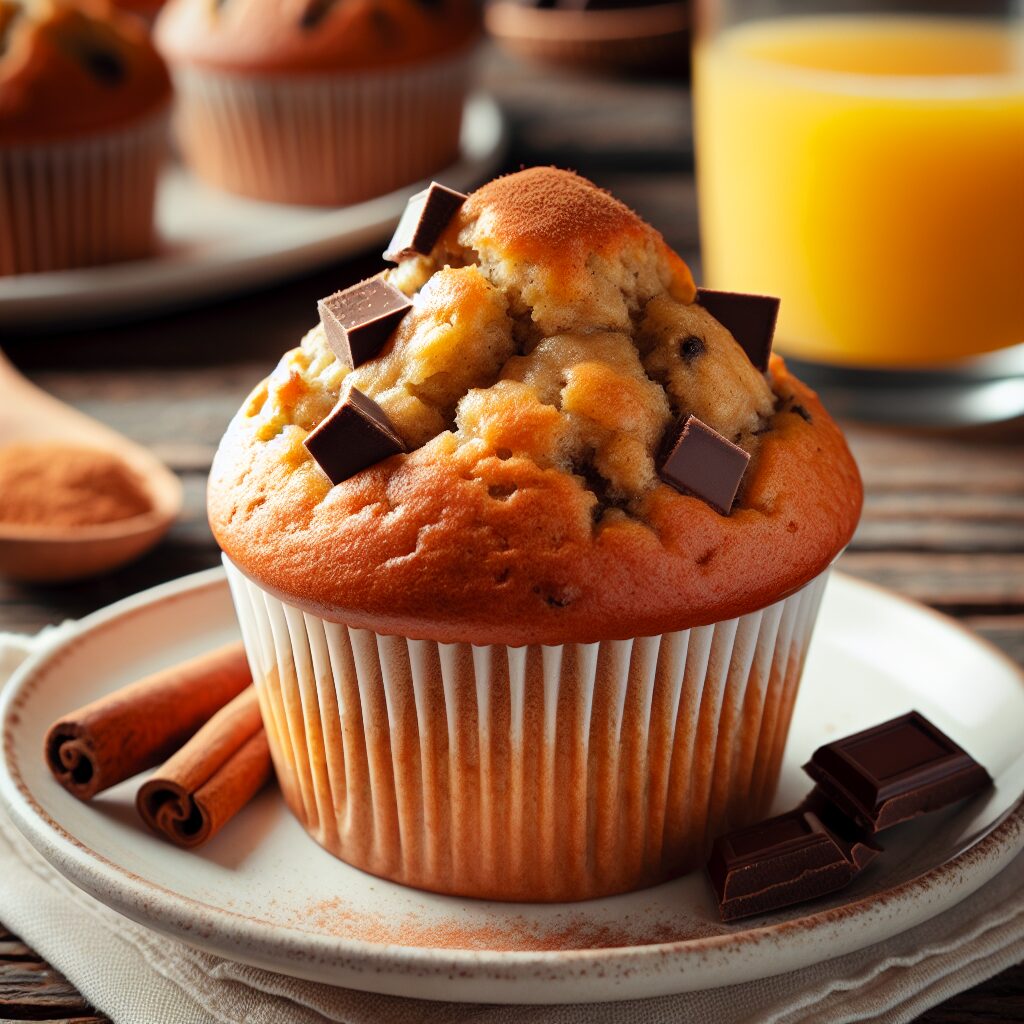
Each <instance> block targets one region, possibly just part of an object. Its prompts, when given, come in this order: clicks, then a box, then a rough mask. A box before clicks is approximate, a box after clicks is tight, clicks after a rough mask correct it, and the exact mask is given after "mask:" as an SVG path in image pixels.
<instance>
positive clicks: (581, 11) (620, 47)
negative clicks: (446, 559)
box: [486, 0, 690, 75]
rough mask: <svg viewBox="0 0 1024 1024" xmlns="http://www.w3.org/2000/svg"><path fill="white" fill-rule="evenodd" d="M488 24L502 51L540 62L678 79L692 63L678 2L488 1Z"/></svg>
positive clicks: (685, 18)
mask: <svg viewBox="0 0 1024 1024" xmlns="http://www.w3.org/2000/svg"><path fill="white" fill-rule="evenodd" d="M486 23H487V29H488V31H489V32H490V33H491V35H492V36H494V38H495V39H497V40H498V42H499V43H500V44H501V45H502V46H504V47H505V48H506V49H508V50H510V51H512V52H513V53H515V54H517V55H518V56H520V57H525V58H526V59H528V60H533V61H538V62H540V63H543V64H554V65H557V66H559V67H575V68H580V69H584V70H590V71H612V72H625V71H632V72H675V73H676V74H680V75H681V74H685V72H686V71H687V70H688V69H689V65H690V56H689V50H690V34H689V30H690V10H689V4H688V3H685V2H680V0H661V2H658V0H492V2H491V3H489V4H488V6H487V13H486Z"/></svg>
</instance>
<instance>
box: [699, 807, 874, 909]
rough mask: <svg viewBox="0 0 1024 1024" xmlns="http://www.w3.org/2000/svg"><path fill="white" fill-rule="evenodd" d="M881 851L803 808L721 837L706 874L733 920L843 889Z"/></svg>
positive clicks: (719, 903) (720, 905)
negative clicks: (840, 832)
mask: <svg viewBox="0 0 1024 1024" xmlns="http://www.w3.org/2000/svg"><path fill="white" fill-rule="evenodd" d="M877 852H878V849H877V847H874V846H873V845H871V844H870V843H861V842H857V841H854V842H850V841H848V840H847V839H844V838H842V837H840V836H837V835H836V834H835V833H834V832H833V831H832V830H831V829H830V828H829V827H828V825H826V824H825V822H824V821H823V820H822V818H821V817H820V816H819V815H818V814H816V813H815V812H814V811H813V810H811V809H809V808H798V809H797V810H795V811H790V812H789V813H787V814H780V815H779V816H778V817H775V818H769V819H768V820H767V821H762V822H759V823H758V824H756V825H749V826H747V827H746V828H741V829H737V830H736V831H735V832H729V833H728V834H727V835H724V836H720V837H719V838H718V839H717V840H715V845H714V848H713V849H712V851H711V858H710V860H709V861H708V865H707V872H708V878H709V879H710V880H711V885H712V887H713V888H714V890H715V895H716V896H717V898H718V908H719V913H720V914H721V917H722V920H723V921H734V920H736V919H737V918H741V917H751V916H752V915H754V914H765V913H768V912H769V911H772V910H779V909H780V908H782V907H787V906H790V905H791V904H793V903H802V902H804V901H805V900H811V899H815V898H816V897H818V896H824V895H826V894H828V893H830V892H835V891H836V890H838V889H842V888H843V887H844V886H846V885H848V884H849V883H850V882H851V881H853V879H854V878H855V877H856V876H857V875H858V874H859V873H860V872H861V871H862V870H863V868H864V866H865V865H866V864H867V863H868V862H869V861H870V860H871V859H872V858H873V857H874V855H875V854H876V853H877Z"/></svg>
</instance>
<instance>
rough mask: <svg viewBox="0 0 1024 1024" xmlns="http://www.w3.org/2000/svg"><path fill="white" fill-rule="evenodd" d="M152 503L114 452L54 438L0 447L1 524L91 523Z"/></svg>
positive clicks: (144, 508) (145, 509)
mask: <svg viewBox="0 0 1024 1024" xmlns="http://www.w3.org/2000/svg"><path fill="white" fill-rule="evenodd" d="M152 507H153V506H152V502H151V500H150V498H149V495H148V494H147V492H146V489H145V487H144V485H143V483H142V481H141V480H140V478H139V477H138V475H137V474H136V473H135V472H134V470H132V468H131V467H130V466H128V465H127V464H126V463H125V462H124V461H123V460H122V459H120V458H119V457H117V456H116V455H112V454H110V453H108V452H104V451H100V450H98V449H93V448H83V447H76V446H73V445H65V444H60V443H54V442H45V443H44V442H40V443H34V444H29V443H19V444H11V445H6V446H4V447H2V448H0V523H13V524H17V525H22V526H43V527H45V526H56V527H76V526H95V525H98V524H100V523H113V522H117V521H118V520H121V519H129V518H131V517H132V516H137V515H141V514H142V513H144V512H149V511H150V510H151V509H152Z"/></svg>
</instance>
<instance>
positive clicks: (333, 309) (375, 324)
mask: <svg viewBox="0 0 1024 1024" xmlns="http://www.w3.org/2000/svg"><path fill="white" fill-rule="evenodd" d="M317 309H318V310H319V311H320V321H321V323H322V324H323V325H324V331H326V333H327V341H328V344H330V346H331V348H332V349H333V350H334V354H335V355H336V356H337V357H338V358H339V359H340V360H341V361H342V362H343V363H344V364H345V365H346V366H353V367H355V366H359V364H360V363H365V362H366V360H367V359H372V358H373V357H374V356H375V355H376V354H377V353H378V352H379V351H380V350H381V348H382V347H383V346H384V343H385V342H386V341H387V340H388V338H390V337H391V332H392V331H393V330H394V329H395V328H396V327H397V326H398V323H399V321H400V320H401V319H402V317H404V316H405V314H406V313H408V312H409V310H410V309H412V302H410V301H409V299H408V298H407V297H406V296H405V295H403V294H402V293H401V292H400V291H399V290H398V289H397V288H395V287H394V286H393V285H390V284H388V283H387V281H385V280H384V279H383V278H381V277H371V278H370V279H369V280H368V281H362V282H361V283H360V284H357V285H354V286H353V287H351V288H346V289H345V290H344V291H340V292H335V293H334V294H333V295H328V296H327V298H326V299H321V300H320V301H319V302H318V303H317Z"/></svg>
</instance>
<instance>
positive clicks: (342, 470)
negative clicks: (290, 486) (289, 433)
mask: <svg viewBox="0 0 1024 1024" xmlns="http://www.w3.org/2000/svg"><path fill="white" fill-rule="evenodd" d="M305 445H306V448H307V449H308V450H309V454H310V455H312V456H313V458H314V459H316V461H317V462H318V463H319V465H320V468H321V469H322V470H323V471H324V472H325V473H326V474H327V475H328V476H329V477H330V479H331V483H332V484H338V483H341V481H342V480H347V479H348V478H349V477H350V476H355V474H356V473H358V472H359V471H360V470H363V469H366V467H367V466H372V465H373V464H374V463H377V462H380V461H381V460H382V459H386V458H388V457H389V456H391V455H397V454H398V453H399V452H404V451H405V450H406V448H405V443H404V442H403V441H402V439H401V438H400V437H399V436H398V432H397V431H396V430H395V428H394V426H393V425H392V423H391V420H389V419H388V417H387V414H386V413H385V412H384V410H383V409H382V408H381V407H380V406H379V405H378V404H377V403H376V402H375V401H374V400H373V399H372V398H368V397H367V396H366V395H364V394H363V393H362V392H361V391H359V390H358V389H357V388H354V387H353V386H352V384H351V382H348V381H346V383H345V384H344V385H342V389H341V397H340V398H339V399H338V404H337V405H336V406H335V407H334V408H333V409H332V410H331V413H330V415H329V416H328V417H327V419H325V420H324V421H323V422H322V423H320V425H319V426H318V427H317V428H316V429H315V430H313V431H311V432H310V434H309V436H308V437H307V438H306V440H305Z"/></svg>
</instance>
